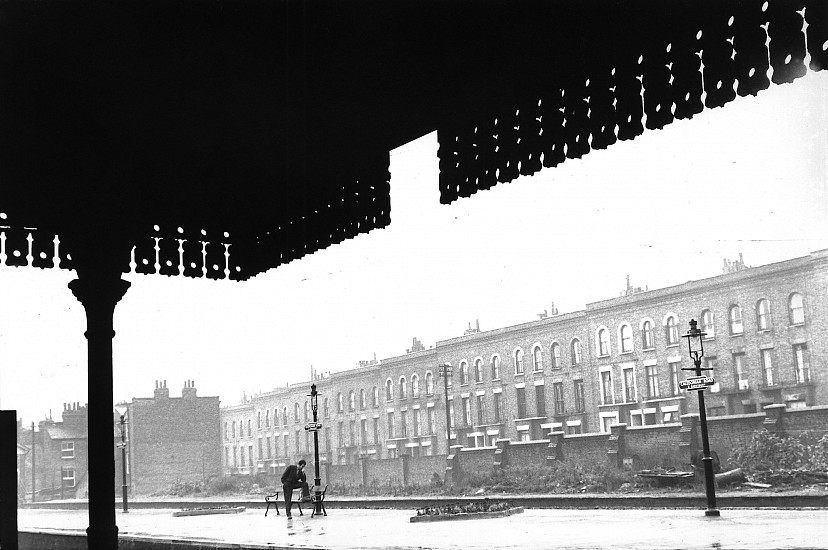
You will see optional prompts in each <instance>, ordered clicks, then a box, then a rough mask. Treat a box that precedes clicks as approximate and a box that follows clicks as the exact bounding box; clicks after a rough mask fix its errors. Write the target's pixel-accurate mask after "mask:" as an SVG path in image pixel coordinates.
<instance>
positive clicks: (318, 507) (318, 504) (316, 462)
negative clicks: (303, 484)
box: [310, 384, 322, 517]
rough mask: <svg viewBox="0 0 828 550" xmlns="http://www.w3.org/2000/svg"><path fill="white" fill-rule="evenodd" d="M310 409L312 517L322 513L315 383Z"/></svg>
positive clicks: (312, 388)
mask: <svg viewBox="0 0 828 550" xmlns="http://www.w3.org/2000/svg"><path fill="white" fill-rule="evenodd" d="M310 402H311V410H312V411H313V467H314V471H315V473H316V478H314V480H313V484H314V486H315V491H316V503H315V504H314V507H315V508H316V509H315V510H314V517H316V516H317V515H318V514H321V513H322V490H321V489H322V487H321V485H322V478H320V477H319V428H320V427H321V425H320V424H319V423H318V422H317V416H316V415H317V410H318V409H319V394H318V393H317V392H316V384H311V392H310Z"/></svg>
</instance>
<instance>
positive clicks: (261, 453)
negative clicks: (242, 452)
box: [257, 437, 264, 460]
mask: <svg viewBox="0 0 828 550" xmlns="http://www.w3.org/2000/svg"><path fill="white" fill-rule="evenodd" d="M258 444H259V454H258V455H257V456H258V457H259V459H260V460H261V459H262V458H264V442H263V441H262V438H261V437H260V438H259V442H258Z"/></svg>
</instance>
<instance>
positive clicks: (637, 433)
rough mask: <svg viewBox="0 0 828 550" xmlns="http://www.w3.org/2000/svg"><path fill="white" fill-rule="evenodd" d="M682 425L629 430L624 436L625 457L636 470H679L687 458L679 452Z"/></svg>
mask: <svg viewBox="0 0 828 550" xmlns="http://www.w3.org/2000/svg"><path fill="white" fill-rule="evenodd" d="M680 429H681V424H657V425H655V426H636V427H634V428H627V429H626V432H625V434H624V443H625V447H624V456H623V457H622V458H626V459H629V460H631V462H632V468H633V469H634V470H642V469H651V468H657V467H662V468H679V467H680V466H681V465H683V464H684V463H685V462H688V461H687V460H685V457H683V456H682V453H681V452H680V450H679V445H678V444H679V430H680Z"/></svg>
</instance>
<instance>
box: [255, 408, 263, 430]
mask: <svg viewBox="0 0 828 550" xmlns="http://www.w3.org/2000/svg"><path fill="white" fill-rule="evenodd" d="M256 429H257V430H261V429H262V411H257V412H256Z"/></svg>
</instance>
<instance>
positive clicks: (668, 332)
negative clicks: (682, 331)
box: [664, 315, 679, 346]
mask: <svg viewBox="0 0 828 550" xmlns="http://www.w3.org/2000/svg"><path fill="white" fill-rule="evenodd" d="M664 338H665V339H666V340H667V345H668V346H672V345H674V344H678V342H679V333H678V325H677V323H676V318H675V317H673V316H672V315H670V316H668V317H667V319H666V321H664Z"/></svg>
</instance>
